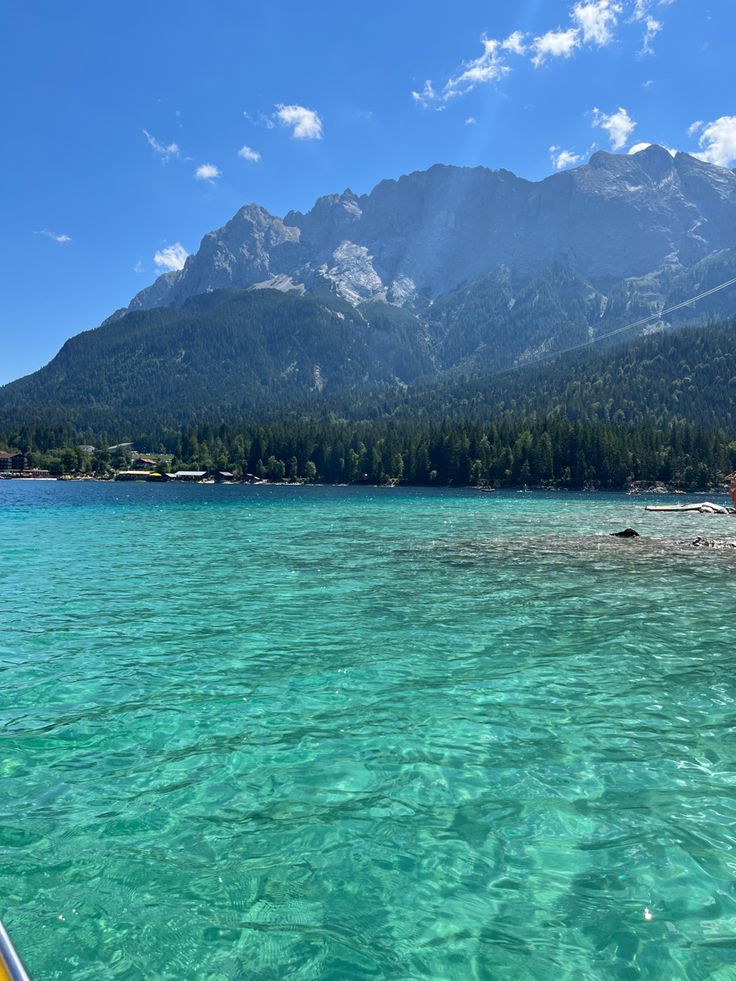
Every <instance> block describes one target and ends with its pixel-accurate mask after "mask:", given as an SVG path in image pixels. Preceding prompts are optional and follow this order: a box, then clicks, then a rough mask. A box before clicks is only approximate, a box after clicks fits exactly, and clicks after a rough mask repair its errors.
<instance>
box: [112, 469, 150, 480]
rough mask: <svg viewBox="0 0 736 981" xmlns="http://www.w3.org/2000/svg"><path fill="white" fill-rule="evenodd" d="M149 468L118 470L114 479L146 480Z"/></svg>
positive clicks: (148, 475)
mask: <svg viewBox="0 0 736 981" xmlns="http://www.w3.org/2000/svg"><path fill="white" fill-rule="evenodd" d="M150 476H151V471H150V470H118V472H117V473H116V474H115V480H148V478H149V477H150Z"/></svg>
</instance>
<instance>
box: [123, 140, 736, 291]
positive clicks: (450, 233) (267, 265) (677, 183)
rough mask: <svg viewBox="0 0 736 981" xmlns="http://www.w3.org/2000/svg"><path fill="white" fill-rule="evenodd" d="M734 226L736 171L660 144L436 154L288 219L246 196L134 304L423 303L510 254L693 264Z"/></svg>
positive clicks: (525, 269)
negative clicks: (465, 156) (276, 292)
mask: <svg viewBox="0 0 736 981" xmlns="http://www.w3.org/2000/svg"><path fill="white" fill-rule="evenodd" d="M735 225H736V174H734V172H733V171H731V170H729V169H727V168H722V167H717V166H715V165H713V164H709V163H706V162H704V161H701V160H699V159H698V158H696V157H693V156H691V155H689V154H686V153H677V154H676V155H675V156H674V157H673V156H672V155H671V154H670V152H669V151H668V150H665V149H664V148H662V147H658V146H654V145H652V146H649V147H647V148H645V149H643V150H640V151H638V152H637V153H635V154H611V153H606V152H605V151H598V152H597V153H595V154H593V156H592V157H591V158H590V160H589V162H588V163H587V164H583V165H581V166H579V167H575V168H572V169H570V170H567V171H562V172H559V173H555V174H551V175H549V176H548V177H546V178H544V179H543V180H541V181H528V180H526V179H524V178H522V177H518V176H516V175H515V174H513V173H512V172H511V171H509V170H506V169H503V168H502V169H498V170H490V169H488V168H485V167H468V168H466V167H457V166H453V165H447V164H435V165H434V166H432V167H430V168H429V169H427V170H424V171H414V172H412V173H410V174H406V175H403V176H401V177H399V178H398V179H395V180H394V179H386V180H383V181H380V182H379V183H378V184H376V186H375V187H374V188H373V189H372V190H371V191H370V192H369V193H367V194H362V195H356V194H355V193H353V192H352V191H351V190H350V189H349V188H347V189H346V190H345V191H343V192H342V193H341V194H330V195H324V196H322V197H320V198H318V199H317V201H316V202H315V204H314V206H313V207H312V208H311V209H310V210H309V211H307V212H300V211H290V212H288V213H287V214H286V215H285V216H284V217H283V218H280V217H278V216H275V215H271V214H270V213H269V212H268V211H267V210H266V209H265V208H263V207H262V206H261V205H258V204H249V205H246V206H244V207H243V208H240V209H239V210H238V211H237V212H236V214H235V215H234V216H233V217H232V218H231V219H230V220H229V221H228V222H226V223H225V225H223V226H222V227H221V228H220V229H216V230H214V231H211V232H208V233H207V234H206V235H205V236H204V237H203V239H202V242H201V244H200V248H199V250H198V251H197V252H196V253H193V254H192V255H191V256H189V257H188V258H187V260H186V262H185V265H184V267H183V269H181V270H178V271H174V272H168V273H164V274H163V275H162V276H161V277H159V279H157V280H156V281H155V282H154V283H153V284H151V286H149V287H146V288H145V289H144V290H142V291H140V292H139V293H138V294H136V296H135V297H133V299H132V300H131V303H130V305H129V309H147V308H150V307H153V306H170V305H173V306H176V305H178V304H180V303H182V302H184V300H185V299H187V298H188V297H189V296H192V295H196V294H197V293H200V292H205V291H206V290H208V289H219V288H227V287H237V288H250V287H252V286H255V285H259V284H260V285H266V286H268V285H276V286H277V288H281V289H289V288H293V287H297V286H299V287H300V288H302V289H304V290H306V291H310V290H319V289H331V290H333V291H334V292H336V293H337V294H338V295H340V296H342V297H343V298H344V299H347V300H348V302H350V303H352V304H353V305H357V304H358V303H360V302H362V301H364V300H370V299H383V300H385V301H386V302H389V303H392V304H394V305H397V306H403V305H408V306H410V307H411V308H412V309H421V307H422V305H423V304H425V303H426V302H427V301H428V300H429V301H431V300H433V299H435V298H436V297H437V296H440V295H442V294H444V293H447V292H449V291H450V290H452V289H455V288H457V287H458V286H459V285H460V284H461V283H462V282H463V281H466V280H472V279H474V278H478V277H480V276H482V275H484V274H486V273H487V272H489V271H490V270H491V269H493V268H496V267H498V266H500V265H505V266H507V267H509V268H510V269H511V270H512V271H513V272H515V273H519V274H523V275H533V274H534V273H536V272H538V271H539V270H540V269H541V268H543V267H544V266H545V265H548V264H549V263H550V262H553V261H562V262H565V263H566V264H568V265H570V266H572V267H573V268H574V269H576V270H577V271H578V272H580V273H581V274H582V275H584V276H587V277H593V278H596V277H603V278H607V277H613V278H617V279H622V278H626V277H629V276H642V275H645V274H647V273H650V272H652V271H653V270H654V269H656V268H660V267H662V266H664V265H666V264H670V265H680V266H683V267H684V266H690V265H693V264H694V263H695V262H697V261H700V260H702V259H703V258H705V257H706V256H707V255H709V254H711V253H713V252H716V251H719V250H722V249H727V248H733V247H735V246H736V235H735V234H734V231H733V229H734V226H735Z"/></svg>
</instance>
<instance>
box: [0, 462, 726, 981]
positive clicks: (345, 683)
mask: <svg viewBox="0 0 736 981" xmlns="http://www.w3.org/2000/svg"><path fill="white" fill-rule="evenodd" d="M711 497H712V495H711ZM669 500H670V501H671V500H672V498H670V499H669ZM676 500H677V499H676ZM716 500H718V501H719V502H720V503H725V501H724V499H723V497H722V496H716ZM648 501H649V499H644V498H627V497H625V496H623V495H603V494H588V495H583V494H557V495H555V494H547V493H543V492H540V493H525V494H517V493H496V494H479V493H476V492H471V491H467V492H460V491H455V492H453V491H445V492H442V491H421V490H391V489H356V488H321V487H257V488H252V487H242V486H232V487H215V486H199V487H177V486H160V485H135V486H127V487H125V486H122V485H119V484H117V485H116V484H84V483H72V484H63V483H56V482H51V483H36V484H30V483H21V482H17V481H15V482H11V481H4V482H3V481H0V534H1V538H2V561H1V563H0V596H1V597H2V617H1V618H0V622H1V624H2V632H1V634H0V670H1V671H2V678H1V684H0V902H1V903H2V906H1V907H0V915H1V916H2V918H3V920H4V922H5V924H6V926H7V928H8V929H9V931H10V933H11V935H12V936H13V939H14V940H15V943H16V946H17V947H18V949H19V951H20V953H21V954H22V956H23V958H24V960H25V961H26V965H27V967H28V969H29V972H30V973H31V975H32V976H33V977H34V979H36V981H41V979H51V978H64V979H100V978H115V979H120V978H125V979H138V978H157V979H159V978H160V979H169V978H170V979H183V978H193V979H194V978H213V979H214V978H222V979H235V978H256V979H260V978H264V979H281V978H297V979H317V978H319V979H351V978H391V979H412V978H437V979H466V978H478V979H494V981H495V979H513V981H522V979H545V981H547V979H550V978H551V979H554V981H564V979H591V978H594V979H598V978H601V979H603V978H606V979H607V978H612V979H619V978H622V979H633V978H646V979H667V981H672V979H680V978H687V979H705V978H715V979H719V981H720V979H734V978H736V705H735V698H736V673H735V671H734V669H735V668H736V644H735V631H734V611H736V554H731V553H729V552H727V551H712V550H704V549H694V548H689V547H687V546H684V545H681V544H677V543H678V542H680V543H681V542H687V541H689V540H690V539H692V538H694V537H695V536H697V535H706V536H708V537H720V538H728V537H731V538H736V519H730V518H714V517H706V516H692V515H691V516H669V515H665V516H662V515H655V514H646V513H644V511H643V506H644V504H645V503H648ZM626 526H632V527H634V528H636V529H637V530H638V531H639V532H641V533H642V534H643V535H646V536H647V538H646V539H644V540H635V541H620V540H617V539H612V538H610V537H608V535H609V533H610V532H612V531H616V530H619V529H621V528H624V527H626ZM734 552H736V550H734Z"/></svg>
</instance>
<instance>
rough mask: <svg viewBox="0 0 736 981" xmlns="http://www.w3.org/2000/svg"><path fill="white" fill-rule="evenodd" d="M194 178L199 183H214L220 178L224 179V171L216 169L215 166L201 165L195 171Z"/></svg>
mask: <svg viewBox="0 0 736 981" xmlns="http://www.w3.org/2000/svg"><path fill="white" fill-rule="evenodd" d="M194 177H195V179H196V180H198V181H209V182H210V183H212V182H213V181H216V180H217V178H218V177H222V171H221V170H220V168H219V167H215V165H214V164H200V166H199V167H197V169H196V170H195V171H194Z"/></svg>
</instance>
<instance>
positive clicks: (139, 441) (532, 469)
mask: <svg viewBox="0 0 736 981" xmlns="http://www.w3.org/2000/svg"><path fill="white" fill-rule="evenodd" d="M735 396H736V325H735V324H734V323H725V324H720V325H710V326H706V327H700V328H687V329H683V330H680V331H675V332H671V333H662V334H655V335H652V336H650V337H648V338H644V339H639V340H637V341H635V342H633V343H630V344H629V345H626V346H625V347H620V348H617V349H614V350H610V351H604V352H600V351H593V350H584V351H578V352H573V353H571V354H568V355H566V356H562V357H559V358H558V359H556V360H555V361H553V362H550V363H541V364H537V365H534V366H529V367H526V368H524V367H523V366H522V367H520V368H519V369H517V370H514V371H510V372H507V373H506V374H501V375H495V376H490V377H489V376H485V377H483V376H465V375H461V374H456V375H454V376H449V377H445V378H444V379H443V380H442V381H441V382H438V381H437V380H433V381H432V382H427V383H425V384H419V385H417V386H413V387H406V386H394V387H386V386H384V387H381V388H379V389H377V390H375V391H374V392H373V393H371V394H367V395H366V394H358V393H356V394H354V395H350V396H347V395H342V396H334V397H332V398H329V399H325V398H315V397H311V398H309V399H305V400H304V401H303V402H302V403H298V402H297V403H296V404H295V403H290V402H289V401H288V400H286V401H282V402H276V404H274V405H271V406H270V407H267V406H266V405H264V406H263V407H262V408H261V409H259V410H253V411H250V412H242V411H240V412H237V411H235V410H234V408H233V407H232V406H223V407H221V408H219V409H217V410H213V411H212V412H210V413H207V414H206V417H205V418H202V419H197V418H196V415H197V414H196V413H192V416H193V418H192V419H191V422H190V424H189V425H186V426H184V427H181V426H176V425H174V424H173V423H172V419H171V417H165V418H164V420H163V421H162V420H161V419H160V417H158V416H157V413H156V411H155V409H151V410H148V411H147V412H146V413H145V414H144V416H143V417H142V419H141V423H140V425H138V426H133V425H132V424H131V423H130V422H128V423H127V424H123V425H120V424H118V425H115V424H114V420H112V419H110V426H109V428H104V429H103V428H102V427H100V426H97V425H91V426H90V425H88V426H83V425H79V424H75V422H74V420H73V419H72V420H69V421H66V422H64V423H59V422H57V421H53V422H49V423H44V422H43V420H40V421H38V420H37V421H34V420H33V417H34V412H33V410H32V409H29V410H28V421H25V422H22V421H21V419H22V417H23V416H24V415H25V414H26V413H25V412H21V413H15V416H14V418H13V416H12V414H10V413H9V412H8V411H7V410H6V414H5V417H4V425H2V427H1V428H0V447H1V448H6V449H13V450H20V451H22V452H25V453H27V454H28V456H29V462H30V464H31V465H32V466H37V467H44V468H49V469H50V470H51V472H52V473H55V474H60V473H74V472H93V473H98V474H103V473H107V472H109V471H110V469H111V468H114V467H120V466H124V465H125V464H126V457H125V455H124V454H122V453H121V452H120V451H117V453H116V452H115V451H113V452H112V453H111V452H109V451H108V450H107V447H108V446H109V445H110V444H111V443H113V442H114V443H118V442H120V441H121V440H123V439H126V440H132V441H133V442H134V443H135V448H136V449H137V450H140V451H148V452H151V453H161V454H165V460H166V462H167V465H168V466H169V468H170V469H177V468H195V469H226V470H231V471H232V472H233V473H235V474H236V476H248V475H250V476H252V477H257V478H262V479H271V480H300V481H325V482H334V483H369V484H380V483H408V484H418V485H428V486H431V485H436V486H468V485H470V486H484V485H490V486H496V487H511V486H522V485H524V484H526V485H529V486H559V487H571V488H572V487H586V486H587V487H601V488H620V487H624V486H626V485H627V484H629V483H630V482H632V481H643V482H651V483H653V482H663V483H666V484H668V485H671V486H674V487H682V488H685V489H687V488H690V489H694V488H701V487H706V486H709V485H712V484H717V483H719V482H720V481H721V480H722V479H723V477H724V475H725V474H726V473H729V472H731V471H733V470H734V469H736V400H735ZM154 405H155V399H154ZM57 408H58V410H59V414H58V415H55V416H54V419H58V418H63V415H64V413H63V408H62V407H57ZM180 409H181V411H182V412H183V411H184V410H185V409H186V406H184V407H180ZM84 444H92V445H94V446H95V447H96V448H97V451H96V452H95V453H90V452H88V451H85V450H83V449H81V448H80V447H81V446H82V445H84Z"/></svg>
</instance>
